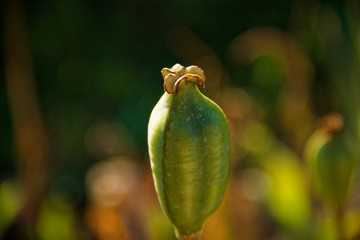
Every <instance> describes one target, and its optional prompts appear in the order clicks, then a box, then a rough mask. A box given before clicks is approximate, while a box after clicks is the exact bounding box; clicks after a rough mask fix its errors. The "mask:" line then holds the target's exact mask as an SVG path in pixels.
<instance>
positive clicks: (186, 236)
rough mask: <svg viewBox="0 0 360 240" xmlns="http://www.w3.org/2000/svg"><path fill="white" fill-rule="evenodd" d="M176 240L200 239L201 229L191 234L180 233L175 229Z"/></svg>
mask: <svg viewBox="0 0 360 240" xmlns="http://www.w3.org/2000/svg"><path fill="white" fill-rule="evenodd" d="M175 233H176V237H177V239H178V240H201V231H198V232H194V233H191V234H181V233H178V232H177V231H175Z"/></svg>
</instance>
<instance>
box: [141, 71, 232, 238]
mask: <svg viewBox="0 0 360 240" xmlns="http://www.w3.org/2000/svg"><path fill="white" fill-rule="evenodd" d="M162 75H163V77H164V89H165V93H164V95H163V96H162V97H161V98H160V100H159V102H158V103H157V104H156V106H155V108H154V109H153V111H152V113H151V116H150V121H149V125H148V145H149V155H150V161H151V168H152V172H153V177H154V182H155V188H156V192H157V194H158V197H159V201H160V204H161V206H162V209H163V211H164V212H165V214H166V216H167V217H168V218H169V219H170V221H171V222H172V224H173V225H174V227H175V232H176V233H177V236H178V237H179V238H180V239H198V238H199V235H200V231H201V229H202V225H203V223H204V221H205V219H206V218H207V217H208V216H209V215H210V214H212V213H213V212H214V211H215V210H216V209H217V208H218V206H219V204H220V202H221V200H222V197H223V194H224V191H225V187H226V183H227V179H228V175H229V167H230V137H229V127H228V123H227V120H226V117H225V115H224V113H223V112H222V110H221V109H220V108H219V107H218V106H217V105H216V104H215V103H214V102H213V101H211V100H210V99H209V98H207V97H205V96H204V95H203V94H202V93H201V92H200V91H199V89H198V86H203V85H204V82H205V75H204V73H203V71H202V70H201V69H200V68H198V67H196V66H190V67H187V68H185V67H183V66H181V65H180V64H176V65H174V66H173V67H172V69H168V68H164V69H163V70H162Z"/></svg>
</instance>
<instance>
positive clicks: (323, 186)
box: [304, 114, 358, 204]
mask: <svg viewBox="0 0 360 240" xmlns="http://www.w3.org/2000/svg"><path fill="white" fill-rule="evenodd" d="M304 156H305V159H306V161H307V164H308V166H309V170H310V174H311V180H312V183H313V186H314V190H315V191H316V192H317V193H318V194H319V195H320V196H321V197H323V198H324V199H325V200H327V201H329V202H332V203H334V204H343V203H345V202H346V200H347V199H348V197H349V194H350V189H351V184H352V181H353V179H354V173H355V169H356V164H357V161H358V146H357V141H356V139H355V137H353V136H352V135H351V133H350V132H349V131H348V130H347V129H345V128H344V122H343V118H342V117H341V116H340V115H339V114H331V115H328V116H326V117H324V118H323V119H322V121H321V124H320V127H319V129H318V130H316V131H315V132H314V134H313V135H312V136H311V137H310V138H309V140H308V141H307V143H306V146H305V152H304Z"/></svg>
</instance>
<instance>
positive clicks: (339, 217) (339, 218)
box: [335, 204, 346, 240]
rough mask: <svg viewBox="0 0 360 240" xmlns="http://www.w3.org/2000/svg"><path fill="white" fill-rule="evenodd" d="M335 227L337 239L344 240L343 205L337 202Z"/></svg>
mask: <svg viewBox="0 0 360 240" xmlns="http://www.w3.org/2000/svg"><path fill="white" fill-rule="evenodd" d="M335 211H336V213H335V214H336V227H337V234H338V239H339V240H346V233H345V222H344V220H345V218H344V217H345V211H344V206H343V205H341V204H339V205H337V206H336V210H335Z"/></svg>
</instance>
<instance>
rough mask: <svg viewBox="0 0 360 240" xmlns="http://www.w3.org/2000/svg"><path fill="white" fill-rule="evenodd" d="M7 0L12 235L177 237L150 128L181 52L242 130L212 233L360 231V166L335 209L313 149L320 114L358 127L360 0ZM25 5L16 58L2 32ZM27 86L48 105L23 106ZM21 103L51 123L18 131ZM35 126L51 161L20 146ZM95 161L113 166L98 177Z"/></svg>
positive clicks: (4, 207) (4, 179) (1, 149)
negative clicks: (308, 147)
mask: <svg viewBox="0 0 360 240" xmlns="http://www.w3.org/2000/svg"><path fill="white" fill-rule="evenodd" d="M2 4H3V5H2V6H3V8H2V9H1V12H2V14H1V16H2V17H3V18H2V20H1V23H2V26H4V27H3V28H0V29H1V34H0V35H1V36H2V37H3V38H2V42H1V43H2V45H3V47H2V48H1V50H0V53H1V55H3V56H4V58H1V60H0V63H1V66H2V68H0V78H1V79H2V80H3V81H0V113H1V114H0V136H1V137H0V238H3V239H11V237H14V236H15V235H16V234H14V229H15V232H16V231H19V229H20V230H21V231H23V232H25V235H24V236H23V238H22V239H44V240H46V239H175V236H174V233H173V232H172V228H171V226H170V224H169V222H168V220H167V219H166V218H165V217H164V215H163V214H162V212H161V209H160V207H159V205H158V203H157V199H156V194H155V192H154V188H153V183H152V180H151V172H150V170H149V169H150V167H149V162H148V155H147V144H146V131H147V123H148V119H149V115H150V112H151V110H152V108H153V106H155V104H156V102H157V101H158V99H159V98H160V96H161V95H162V93H163V88H162V84H163V80H162V77H161V74H160V70H161V69H162V68H163V67H171V66H172V65H174V64H175V63H177V62H179V63H181V64H183V65H193V64H195V65H199V66H200V67H201V68H203V69H204V70H205V73H206V74H207V83H206V88H205V89H203V90H202V91H204V92H205V94H206V95H208V96H209V97H210V98H212V99H214V100H215V101H216V102H217V103H219V105H220V106H221V107H222V108H223V109H224V112H225V114H226V115H227V117H228V120H229V122H230V127H231V136H232V170H231V176H230V180H229V185H228V190H227V194H226V196H225V197H224V203H223V205H222V206H221V207H220V209H219V210H218V211H217V212H216V213H215V214H214V216H212V217H211V218H210V219H209V220H208V226H216V227H209V228H205V230H204V234H203V235H204V239H205V240H211V239H214V240H215V239H225V240H226V239H229V240H230V239H234V240H236V239H249V240H252V239H254V240H256V239H259V240H262V239H272V240H275V239H289V240H296V239H299V240H304V239H310V240H312V239H313V240H319V239H321V240H332V239H334V240H336V239H340V237H339V232H340V231H343V232H342V233H341V234H342V235H343V236H344V237H346V239H354V240H355V239H359V238H360V204H359V198H360V197H359V196H360V188H359V177H358V178H357V179H355V184H354V189H353V191H352V192H350V193H349V195H350V197H349V200H348V202H346V207H345V213H343V215H344V216H343V217H341V220H339V216H337V215H336V214H338V213H337V210H336V209H334V206H329V205H328V204H327V202H326V201H325V200H324V199H322V198H321V197H319V196H317V195H316V193H315V191H314V189H312V187H311V186H312V185H313V184H314V183H313V182H312V181H314V180H313V179H312V178H311V177H310V176H309V171H308V168H309V166H308V163H307V162H306V161H304V159H303V158H304V157H303V147H304V145H305V143H306V141H307V139H308V138H309V137H310V135H311V134H312V133H313V132H314V131H315V129H316V128H317V120H318V119H319V117H320V116H323V115H326V114H328V113H330V112H338V113H340V114H342V115H343V116H344V119H345V125H346V128H347V129H348V130H349V132H351V134H352V135H353V136H355V137H356V138H357V139H358V140H359V139H360V110H359V109H360V108H359V107H358V106H357V105H358V103H359V102H360V82H359V76H360V62H359V61H360V44H359V43H360V17H359V16H360V4H359V3H358V1H355V0H347V1H337V0H326V1H316V0H315V1H301V0H292V1H287V0H272V1H265V0H253V1H237V0H211V1H204V0H194V1H189V0H174V1H164V0H151V1H145V0H136V1H129V0H128V1H125V0H119V1H115V0H106V1H91V0H88V1H86V0H49V1H41V0H36V1H26V0H23V1H15V0H14V1H11V0H4V1H3V3H2ZM12 4H14V5H16V4H18V5H17V6H18V8H17V9H18V10H15V11H13V10H14V9H12V8H11V6H12ZM11 9H12V10H11ZM15 9H16V8H15ZM16 11H18V12H16ZM9 15H10V17H9ZM11 16H15V17H14V18H11ZM16 16H17V17H18V18H19V19H20V20H19V21H20V22H21V21H23V25H24V26H23V29H22V31H21V32H22V33H23V34H24V35H23V37H20V39H18V40H19V42H20V45H16V44H19V43H18V42H17V43H16V41H13V42H14V44H15V46H20V47H21V48H19V49H25V50H23V51H20V53H18V55H16V54H15V53H14V52H13V50H11V51H9V50H8V49H9V47H8V44H7V41H8V40H7V38H6V37H7V35H11V33H12V31H14V32H16V26H17V25H16V21H17V20H18V19H17V18H16ZM19 16H20V17H19ZM11 19H12V20H11ZM14 19H15V20H14ZM21 19H22V20H21ZM20 25H21V24H20ZM3 29H4V30H3ZM5 29H8V30H5ZM9 29H10V30H9ZM20 36H21V35H20ZM15 40H16V39H15ZM10 42H11V41H10ZM11 56H23V57H24V58H27V57H28V58H29V62H28V65H29V66H24V65H23V62H22V61H14V62H13V64H15V65H11V64H10V60H9V59H10V58H11ZM25 62H26V61H25ZM27 67H29V69H31V70H32V71H23V70H24V69H26V68H27ZM11 71H12V72H11ZM29 72H30V73H29ZM11 73H15V75H16V73H24V74H25V75H21V74H20V76H22V77H24V76H25V78H26V76H27V75H26V74H28V75H31V76H28V77H29V78H33V79H34V82H33V83H31V84H32V85H31V86H32V87H33V88H31V87H30V88H29V89H26V86H27V85H26V86H25V85H18V86H17V87H14V86H15V85H11V84H10V83H11V81H13V80H12V78H11V76H13V75H11ZM23 88H25V92H27V91H28V92H29V93H30V96H32V97H33V100H34V99H35V100H34V101H33V103H35V105H36V106H37V107H38V109H40V111H39V112H40V114H39V113H38V112H36V111H33V112H32V111H31V110H29V109H24V106H22V105H19V104H14V95H15V98H16V97H19V96H18V94H19V92H20V93H21V90H22V89H23ZM20 97H21V96H20ZM35 109H36V108H35ZM29 111H30V112H29ZM19 112H20V113H23V112H25V113H27V114H28V115H27V117H29V121H27V119H25V120H24V119H22V120H23V121H20V122H22V124H23V125H27V124H26V123H27V122H29V126H30V128H31V126H33V127H34V126H37V125H36V124H34V125H31V124H32V121H30V120H31V119H33V118H35V119H36V118H39V119H41V121H40V122H41V123H42V126H41V127H39V126H37V127H38V128H34V129H35V130H34V132H35V134H33V135H31V131H29V132H30V134H29V135H26V134H25V135H22V133H24V132H25V133H27V132H26V131H25V130H24V129H26V128H22V127H23V126H21V124H20V125H19V121H18V120H19V119H17V118H18V115H16V113H19ZM28 112H29V113H28ZM25 127H26V126H25ZM39 129H43V131H44V133H45V134H44V135H45V136H47V137H46V138H44V139H47V140H44V142H45V143H46V144H44V146H45V147H44V149H45V150H46V151H44V152H47V153H48V154H44V156H45V157H44V159H45V161H44V162H45V163H44V162H42V163H41V162H40V163H39V162H36V159H35V160H34V158H33V157H32V155H31V156H27V155H26V154H25V155H24V154H23V152H22V150H21V147H20V148H19V142H20V143H21V141H20V140H21V137H23V136H25V137H26V136H27V139H28V140H29V141H30V142H31V141H32V140H33V141H34V142H37V141H38V138H37V137H38V135H36V133H39V132H41V131H40V130H39ZM40 135H41V134H40ZM19 139H20V140H19ZM38 142H40V143H43V142H42V141H38ZM39 145H41V144H39ZM20 146H21V144H20ZM36 146H38V145H36V144H35V147H34V149H33V150H34V153H37V151H40V150H39V149H41V148H39V149H38V148H36ZM41 146H42V145H41ZM30 152H31V151H30ZM24 156H25V157H24ZM35 156H38V155H36V154H35ZM124 158H126V160H124ZM114 159H115V160H114ZM357 160H358V161H359V159H357ZM99 162H100V163H108V164H109V166H110V167H104V169H103V170H101V173H96V174H98V175H96V174H95V175H94V174H93V173H92V172H96V169H97V165H96V164H97V163H99ZM124 162H126V163H125V164H124ZM129 162H130V164H129ZM32 164H38V165H34V166H36V167H37V166H43V167H41V168H40V167H39V169H40V170H41V171H42V172H40V173H39V172H37V171H34V170H33V168H31V166H33V165H32ZM354 166H355V165H354ZM356 166H358V165H356ZM36 167H35V170H36ZM27 169H30V170H28V171H27ZM44 169H45V170H44ZM94 169H95V170H94ZM115 170H118V171H115ZM29 171H30V172H29ZM33 171H34V172H33ZM44 172H45V173H44ZM358 172H359V169H358V167H357V168H356V169H354V173H355V175H356V174H358ZM42 174H43V175H46V176H45V177H44V178H41V176H42ZM39 176H40V177H39ZM29 179H30V180H31V179H35V180H34V182H31V181H29ZM334 181H335V182H336V179H335V180H334ZM129 186H130V187H129ZM28 187H33V188H29V189H32V190H31V192H30V194H29V191H27V189H26V188H28ZM130 188H131V189H130ZM34 189H35V190H34ZM36 189H39V191H36ZM32 194H33V195H32ZM34 196H35V197H34ZM32 210H33V211H34V212H36V213H37V214H34V215H31V214H29V215H27V214H28V212H32ZM27 216H32V217H27ZM29 219H31V220H29ZM340 225H344V226H346V227H344V228H342V227H341V226H340ZM339 226H340V227H339Z"/></svg>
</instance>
